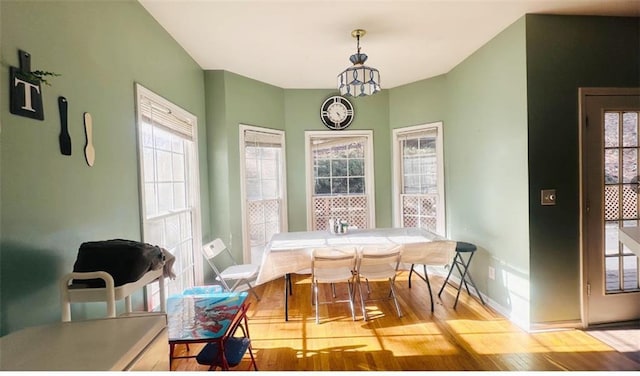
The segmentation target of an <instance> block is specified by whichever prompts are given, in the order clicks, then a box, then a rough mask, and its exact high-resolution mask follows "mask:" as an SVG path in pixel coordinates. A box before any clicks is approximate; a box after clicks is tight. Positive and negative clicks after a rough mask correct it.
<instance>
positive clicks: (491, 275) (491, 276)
mask: <svg viewBox="0 0 640 376" xmlns="http://www.w3.org/2000/svg"><path fill="white" fill-rule="evenodd" d="M489 279H490V280H492V281H495V279H496V269H495V268H494V267H493V266H490V267H489Z"/></svg>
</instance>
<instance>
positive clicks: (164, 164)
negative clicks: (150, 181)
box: [156, 150, 173, 182]
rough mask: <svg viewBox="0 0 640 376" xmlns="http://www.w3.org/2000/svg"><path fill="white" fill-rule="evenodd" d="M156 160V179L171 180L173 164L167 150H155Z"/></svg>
mask: <svg viewBox="0 0 640 376" xmlns="http://www.w3.org/2000/svg"><path fill="white" fill-rule="evenodd" d="M156 158H157V161H158V181H164V182H167V181H171V179H173V173H172V169H173V164H172V162H171V153H170V152H167V151H162V150H158V151H156Z"/></svg>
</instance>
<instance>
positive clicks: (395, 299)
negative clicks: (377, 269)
mask: <svg viewBox="0 0 640 376" xmlns="http://www.w3.org/2000/svg"><path fill="white" fill-rule="evenodd" d="M394 282H395V278H389V284H390V285H391V294H392V295H393V302H394V303H395V305H396V311H397V312H398V317H402V311H400V304H398V299H397V298H396V289H395V287H394V286H393V285H394Z"/></svg>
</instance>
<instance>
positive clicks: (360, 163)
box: [349, 159, 364, 176]
mask: <svg viewBox="0 0 640 376" xmlns="http://www.w3.org/2000/svg"><path fill="white" fill-rule="evenodd" d="M349 176H364V159H350V160H349Z"/></svg>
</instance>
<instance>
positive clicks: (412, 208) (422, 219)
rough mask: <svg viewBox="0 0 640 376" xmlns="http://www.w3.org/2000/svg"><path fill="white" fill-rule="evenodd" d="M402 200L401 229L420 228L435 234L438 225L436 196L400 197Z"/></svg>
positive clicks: (406, 195)
mask: <svg viewBox="0 0 640 376" xmlns="http://www.w3.org/2000/svg"><path fill="white" fill-rule="evenodd" d="M400 197H401V200H402V227H422V228H424V229H426V230H429V231H433V232H436V231H437V225H438V216H437V203H438V195H435V194H420V195H408V194H405V195H400Z"/></svg>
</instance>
